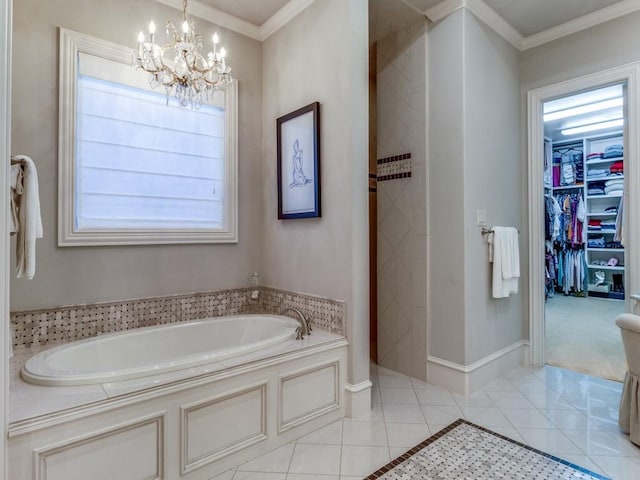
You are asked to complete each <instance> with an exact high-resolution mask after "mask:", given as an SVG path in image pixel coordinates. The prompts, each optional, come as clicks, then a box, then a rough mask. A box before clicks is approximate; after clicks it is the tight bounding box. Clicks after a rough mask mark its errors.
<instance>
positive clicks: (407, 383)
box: [378, 374, 413, 389]
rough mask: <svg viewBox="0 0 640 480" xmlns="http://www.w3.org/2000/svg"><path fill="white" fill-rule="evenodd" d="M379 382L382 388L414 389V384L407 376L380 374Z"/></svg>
mask: <svg viewBox="0 0 640 480" xmlns="http://www.w3.org/2000/svg"><path fill="white" fill-rule="evenodd" d="M378 384H379V385H380V388H410V389H413V384H412V383H411V380H410V379H409V377H407V376H404V375H402V376H391V375H381V374H378Z"/></svg>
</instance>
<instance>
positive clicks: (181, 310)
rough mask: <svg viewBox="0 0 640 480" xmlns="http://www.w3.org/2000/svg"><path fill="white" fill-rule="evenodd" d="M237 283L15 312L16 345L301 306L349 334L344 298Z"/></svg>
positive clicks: (313, 318)
mask: <svg viewBox="0 0 640 480" xmlns="http://www.w3.org/2000/svg"><path fill="white" fill-rule="evenodd" d="M254 290H256V288H237V289H230V290H220V291H214V292H198V293H189V294H182V295H170V296H164V297H152V298H140V299H135V300H123V301H117V302H104V303H95V304H87V305H70V306H63V307H52V308H46V309H39V310H30V311H17V312H11V333H12V338H13V346H14V347H15V348H16V349H19V348H22V347H32V346H41V345H47V344H59V343H66V342H72V341H75V340H81V339H83V338H89V337H96V336H98V335H102V334H105V333H113V332H119V331H123V330H131V329H134V328H140V327H149V326H152V325H162V324H168V323H179V322H187V321H191V320H198V319H201V318H209V317H220V316H224V315H242V314H246V313H266V314H277V313H279V312H280V310H281V309H282V308H284V307H295V308H297V309H299V310H300V311H302V312H303V313H304V314H305V316H306V317H307V319H308V320H309V321H310V322H311V324H312V325H313V326H315V327H318V328H321V329H323V330H328V331H330V332H333V333H337V334H339V335H344V334H345V331H346V329H345V325H344V323H345V303H344V302H342V301H338V300H331V299H328V298H322V297H317V296H313V295H307V294H302V293H296V292H291V291H287V290H279V289H275V288H270V287H258V288H257V290H259V291H260V297H259V300H252V299H251V292H252V291H254Z"/></svg>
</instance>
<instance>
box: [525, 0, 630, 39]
mask: <svg viewBox="0 0 640 480" xmlns="http://www.w3.org/2000/svg"><path fill="white" fill-rule="evenodd" d="M637 10H640V0H624V1H622V2H618V3H614V4H613V5H609V6H608V7H605V8H602V9H600V10H596V11H595V12H592V13H589V14H587V15H584V16H582V17H579V18H575V19H573V20H569V21H568V22H565V23H563V24H561V25H558V26H557V27H552V28H549V29H547V30H544V31H542V32H540V33H536V34H534V35H530V36H528V37H525V38H524V40H523V41H522V45H521V46H520V50H528V49H530V48H534V47H538V46H540V45H543V44H545V43H548V42H551V41H553V40H557V39H559V38H562V37H566V36H568V35H571V34H573V33H576V32H579V31H581V30H586V29H587V28H591V27H594V26H596V25H599V24H601V23H604V22H608V21H609V20H613V19H615V18H618V17H621V16H623V15H626V14H628V13H633V12H635V11H637Z"/></svg>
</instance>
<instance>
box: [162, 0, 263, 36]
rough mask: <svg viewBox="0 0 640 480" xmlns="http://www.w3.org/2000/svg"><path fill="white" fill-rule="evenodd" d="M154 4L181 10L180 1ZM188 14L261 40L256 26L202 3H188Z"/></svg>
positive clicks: (163, 1) (167, 0) (165, 1)
mask: <svg viewBox="0 0 640 480" xmlns="http://www.w3.org/2000/svg"><path fill="white" fill-rule="evenodd" d="M156 2H158V3H162V4H163V5H167V6H169V7H173V8H177V9H178V10H182V1H181V0H156ZM188 13H189V15H191V16H194V17H198V18H202V19H203V20H206V21H208V22H211V23H214V24H216V25H219V26H221V27H224V28H227V29H229V30H233V31H234V32H237V33H241V34H242V35H246V36H247V37H250V38H253V39H255V40H262V38H261V37H260V29H259V28H258V26H257V25H254V24H253V23H250V22H247V21H246V20H242V19H240V18H238V17H235V16H233V15H229V14H228V13H225V12H223V11H222V10H218V9H217V8H213V7H210V6H208V5H205V4H204V3H202V2H198V1H197V0H195V1H193V0H192V1H191V2H190V3H189V12H188Z"/></svg>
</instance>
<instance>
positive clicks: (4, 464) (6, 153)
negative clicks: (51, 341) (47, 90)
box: [0, 0, 11, 478]
mask: <svg viewBox="0 0 640 480" xmlns="http://www.w3.org/2000/svg"><path fill="white" fill-rule="evenodd" d="M0 45H1V47H0V72H2V75H1V76H0V145H2V146H3V147H1V149H2V153H1V154H0V161H1V162H4V164H3V166H4V168H0V198H1V199H2V201H1V202H0V205H3V208H4V212H3V214H2V215H0V321H1V322H2V327H1V328H0V405H1V406H2V408H1V409H0V432H2V433H1V434H0V475H1V476H2V478H9V473H8V472H9V469H8V458H9V457H8V454H7V432H8V425H9V357H8V352H7V342H8V341H9V340H10V336H9V228H8V226H9V168H10V167H9V164H10V162H9V157H10V156H11V0H0Z"/></svg>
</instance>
